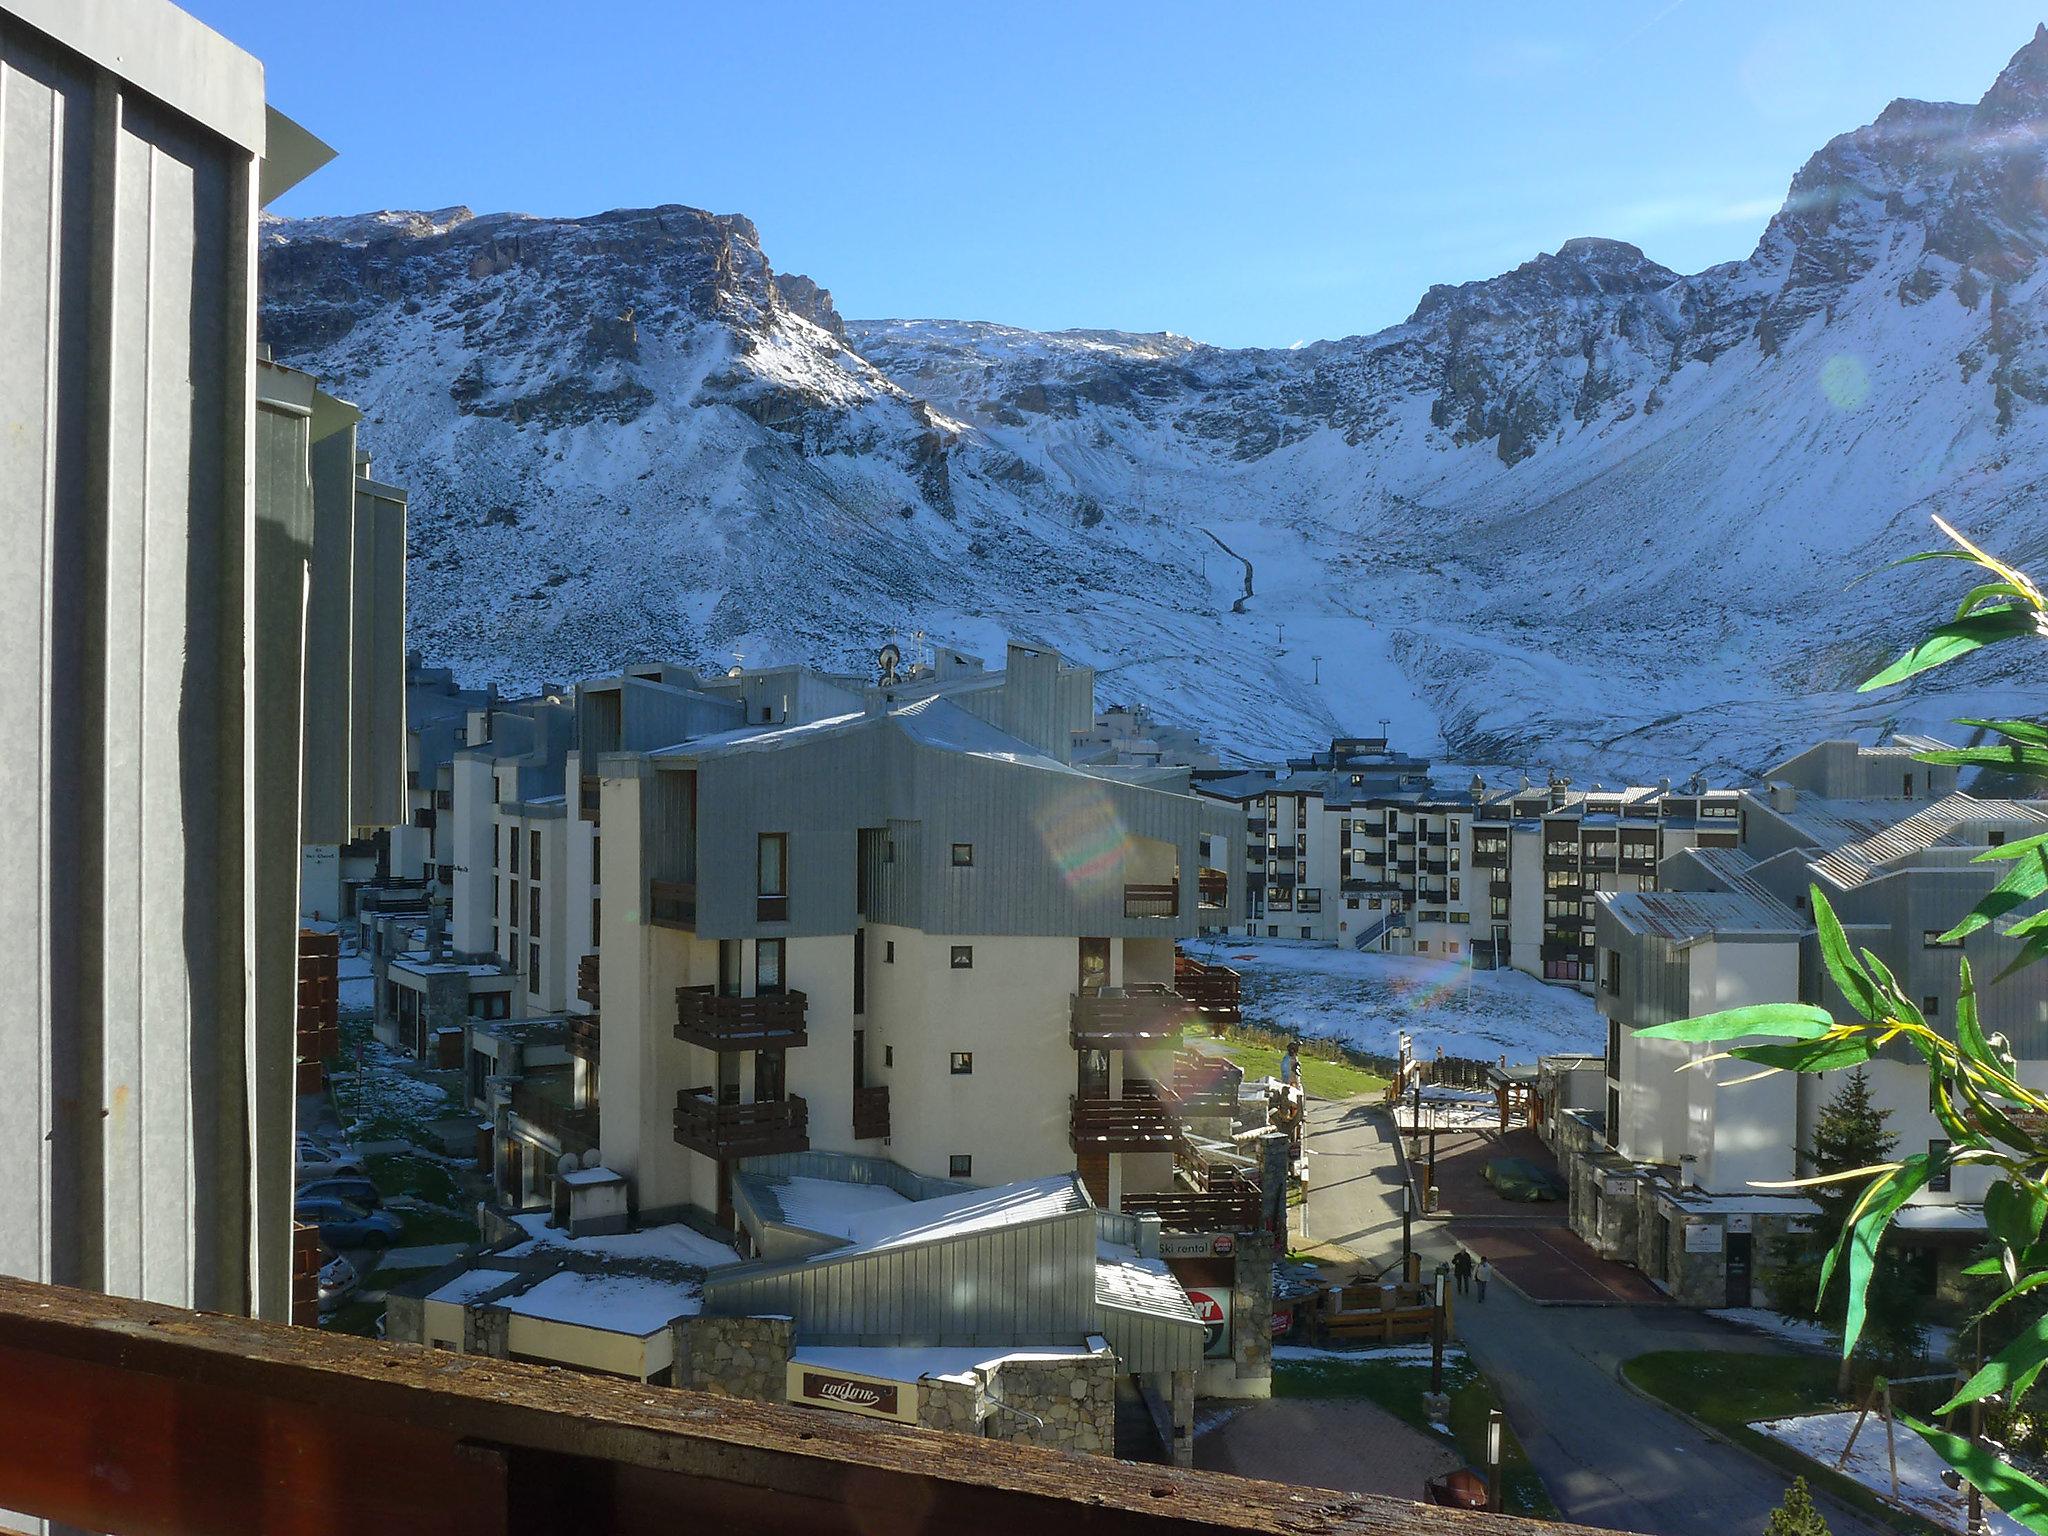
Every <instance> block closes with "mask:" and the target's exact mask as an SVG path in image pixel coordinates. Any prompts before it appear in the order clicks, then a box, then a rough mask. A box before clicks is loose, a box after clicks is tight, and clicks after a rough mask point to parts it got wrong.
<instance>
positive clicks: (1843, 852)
mask: <svg viewBox="0 0 2048 1536" xmlns="http://www.w3.org/2000/svg"><path fill="white" fill-rule="evenodd" d="M1863 803H1865V804H1869V803H1873V802H1863ZM1993 831H2004V832H2013V831H2018V832H2024V833H2027V834H2032V833H2036V832H2048V810H2044V809H2043V808H2042V807H2041V806H2039V805H2036V804H2034V803H2033V802H2031V801H2022V800H1979V799H1977V798H1976V797H1974V796H1972V795H1964V794H1954V795H1949V796H1948V797H1946V798H1945V799H1941V800H1937V801H1935V802H1934V803H1933V804H1932V805H1929V806H1925V807H1923V808H1922V809H1920V810H1918V811H1915V812H1914V813H1913V814H1912V815H1910V816H1908V817H1906V818H1905V819H1904V820H1902V821H1899V820H1895V821H1892V822H1891V823H1890V824H1889V825H1886V826H1882V827H1879V828H1878V829H1876V830H1874V831H1871V832H1868V833H1866V834H1865V835H1864V836H1862V837H1859V838H1857V839H1856V840H1854V841H1853V842H1847V843H1844V844H1842V845H1841V846H1839V847H1837V848H1835V849H1834V851H1833V852H1831V853H1829V854H1828V855H1827V856H1826V857H1824V858H1822V859H1820V860H1818V861H1816V862H1815V864H1814V869H1815V870H1816V871H1817V872H1818V873H1819V874H1821V875H1823V876H1825V877H1826V878H1827V880H1828V881H1829V882H1830V883H1831V884H1833V885H1836V886H1840V887H1844V888H1847V887H1850V886H1855V885H1860V884H1862V883H1863V882H1864V881H1865V880H1868V879H1870V878H1871V877H1872V876H1873V875H1875V874H1878V873H1879V872H1881V871H1884V870H1887V869H1890V868H1892V867H1893V866H1896V865H1897V864H1899V863H1901V862H1902V861H1904V860H1906V859H1910V858H1912V857H1914V856H1915V855H1916V854H1920V853H1924V852H1926V851H1927V850H1928V849H1929V848H1932V847H1934V846H1935V845H1936V844H1939V843H1946V844H1951V845H1960V846H1965V847H1975V846H1988V845H1989V843H1990V838H1989V837H1988V836H1986V834H1988V833H1990V832H1993Z"/></svg>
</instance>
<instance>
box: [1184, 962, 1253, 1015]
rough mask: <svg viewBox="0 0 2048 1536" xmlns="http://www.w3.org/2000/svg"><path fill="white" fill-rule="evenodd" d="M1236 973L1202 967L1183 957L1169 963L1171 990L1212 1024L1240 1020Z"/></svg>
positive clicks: (1228, 969)
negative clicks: (1170, 968) (1171, 965)
mask: <svg viewBox="0 0 2048 1536" xmlns="http://www.w3.org/2000/svg"><path fill="white" fill-rule="evenodd" d="M1239 981H1240V978H1239V976H1238V974H1237V972H1235V971H1233V970H1231V969H1230V967H1228V966H1225V965H1205V964H1203V963H1202V962H1201V961H1199V960H1195V959H1191V958H1189V957H1188V956H1186V955H1176V956H1175V957H1174V961H1173V990H1174V991H1176V992H1178V993H1179V994H1180V995H1181V996H1182V997H1183V998H1185V999H1186V1000H1187V1004H1188V1006H1189V1007H1190V1008H1192V1009H1193V1010H1194V1011H1195V1012H1196V1013H1199V1014H1200V1015H1201V1016H1202V1017H1203V1018H1204V1019H1207V1020H1208V1021H1209V1022H1210V1023H1212V1024H1236V1023H1238V1022H1240V1021H1241V1020H1242V1019H1243V1018H1244V1013H1243V1011H1242V1009H1241V1008H1240V1006H1239V999H1238V986H1239Z"/></svg>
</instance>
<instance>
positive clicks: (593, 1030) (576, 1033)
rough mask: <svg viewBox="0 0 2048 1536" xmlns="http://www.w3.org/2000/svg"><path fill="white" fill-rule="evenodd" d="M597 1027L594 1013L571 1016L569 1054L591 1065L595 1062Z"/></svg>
mask: <svg viewBox="0 0 2048 1536" xmlns="http://www.w3.org/2000/svg"><path fill="white" fill-rule="evenodd" d="M597 1039H598V1025H597V1015H596V1014H594V1013H582V1014H571V1015H570V1016H569V1054H570V1055H571V1056H580V1057H582V1058H583V1059H584V1060H585V1061H587V1062H590V1063H592V1064H593V1065H594V1064H595V1063H596V1061H597Z"/></svg>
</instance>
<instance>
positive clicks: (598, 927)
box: [590, 896, 604, 949]
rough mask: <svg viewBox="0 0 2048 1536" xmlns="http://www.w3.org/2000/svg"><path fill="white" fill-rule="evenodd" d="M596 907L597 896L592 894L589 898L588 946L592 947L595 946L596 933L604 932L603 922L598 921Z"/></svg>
mask: <svg viewBox="0 0 2048 1536" xmlns="http://www.w3.org/2000/svg"><path fill="white" fill-rule="evenodd" d="M597 908H598V898H597V897H595V896H593V897H591V898H590V947H591V948H592V949H596V948H597V945H598V935H599V934H601V933H603V932H604V924H602V923H601V922H599V921H598V911H597Z"/></svg>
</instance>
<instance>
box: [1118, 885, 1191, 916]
mask: <svg viewBox="0 0 2048 1536" xmlns="http://www.w3.org/2000/svg"><path fill="white" fill-rule="evenodd" d="M1124 916H1125V917H1179V916H1180V887H1179V886H1177V885H1126V886H1125V887H1124Z"/></svg>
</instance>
